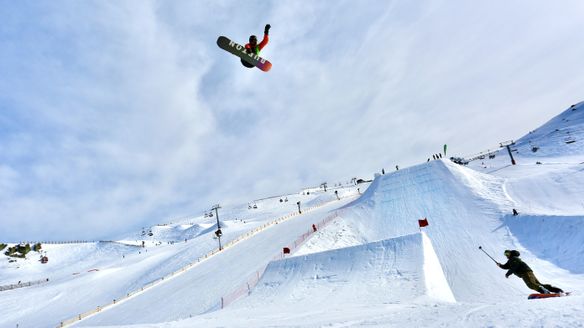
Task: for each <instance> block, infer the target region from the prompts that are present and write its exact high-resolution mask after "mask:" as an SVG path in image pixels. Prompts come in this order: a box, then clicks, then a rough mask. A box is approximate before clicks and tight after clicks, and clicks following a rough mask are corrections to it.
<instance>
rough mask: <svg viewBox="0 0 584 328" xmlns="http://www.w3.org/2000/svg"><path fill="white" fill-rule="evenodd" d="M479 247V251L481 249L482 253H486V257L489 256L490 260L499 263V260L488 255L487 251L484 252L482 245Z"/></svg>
mask: <svg viewBox="0 0 584 328" xmlns="http://www.w3.org/2000/svg"><path fill="white" fill-rule="evenodd" d="M479 249H480V250H481V251H483V253H485V254H487V256H488V257H490V258H491V260H493V262H495V263H497V264H499V262H497V261H496V260H495V259H494V258H493V257H492V256H491V255H489V253H487V252H485V250H484V249H483V247H482V246H479Z"/></svg>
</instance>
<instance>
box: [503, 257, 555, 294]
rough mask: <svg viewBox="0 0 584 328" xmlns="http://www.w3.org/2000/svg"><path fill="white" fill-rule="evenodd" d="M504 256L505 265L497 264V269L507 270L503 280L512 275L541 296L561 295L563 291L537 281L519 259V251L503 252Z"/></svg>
mask: <svg viewBox="0 0 584 328" xmlns="http://www.w3.org/2000/svg"><path fill="white" fill-rule="evenodd" d="M504 254H505V256H506V257H507V263H505V264H501V263H499V262H497V265H498V266H499V268H501V269H504V270H508V271H507V273H506V274H505V278H509V276H510V275H512V274H514V275H516V276H517V277H519V278H521V279H523V282H525V284H526V285H527V287H529V288H530V289H533V290H535V291H537V292H538V293H541V294H551V293H563V292H564V291H563V290H561V289H560V288H558V287H554V286H552V285H548V284H542V283H540V282H539V280H537V278H536V277H535V274H534V273H533V270H531V268H530V267H529V266H528V265H527V264H526V263H525V262H523V261H522V260H521V259H520V258H519V255H520V253H519V251H516V250H509V249H508V250H505V252H504Z"/></svg>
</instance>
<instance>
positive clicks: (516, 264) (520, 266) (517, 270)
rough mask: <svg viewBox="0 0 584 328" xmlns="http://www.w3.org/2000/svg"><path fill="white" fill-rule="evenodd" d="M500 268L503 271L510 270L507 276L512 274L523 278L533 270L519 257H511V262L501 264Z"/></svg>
mask: <svg viewBox="0 0 584 328" xmlns="http://www.w3.org/2000/svg"><path fill="white" fill-rule="evenodd" d="M499 267H500V268H501V269H505V270H509V271H507V273H506V274H505V276H507V277H508V276H510V275H512V274H514V275H516V276H518V277H520V278H523V276H524V275H525V274H526V273H528V272H532V270H531V268H530V267H529V265H527V264H526V263H525V262H523V261H522V260H521V259H520V258H519V257H517V256H511V257H510V258H509V261H507V263H505V264H501V265H499Z"/></svg>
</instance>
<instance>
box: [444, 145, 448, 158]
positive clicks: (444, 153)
mask: <svg viewBox="0 0 584 328" xmlns="http://www.w3.org/2000/svg"><path fill="white" fill-rule="evenodd" d="M446 148H448V146H446V144H444V157H446Z"/></svg>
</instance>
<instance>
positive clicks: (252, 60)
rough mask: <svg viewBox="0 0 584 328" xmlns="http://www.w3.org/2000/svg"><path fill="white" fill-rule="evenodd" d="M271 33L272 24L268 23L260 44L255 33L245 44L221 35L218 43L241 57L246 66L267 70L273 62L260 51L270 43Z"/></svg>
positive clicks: (220, 46) (222, 47)
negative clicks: (261, 54)
mask: <svg viewBox="0 0 584 328" xmlns="http://www.w3.org/2000/svg"><path fill="white" fill-rule="evenodd" d="M269 33H270V24H266V27H265V28H264V38H263V39H262V42H260V43H259V44H258V38H257V37H256V36H255V35H251V36H250V37H249V43H248V44H246V45H245V46H243V45H240V44H238V43H237V42H234V41H231V40H230V39H229V38H228V37H225V36H219V38H217V45H218V46H219V48H221V49H223V50H225V51H227V52H229V53H231V54H232V55H235V56H237V57H239V58H240V59H241V64H242V65H243V66H245V67H248V68H252V67H257V68H259V69H260V70H262V71H264V72H267V71H269V70H270V69H271V68H272V63H270V61H269V60H267V59H265V58H262V57H260V55H259V53H260V51H261V50H262V49H263V48H264V47H265V46H266V45H267V44H268V40H269V37H268V34H269Z"/></svg>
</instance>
